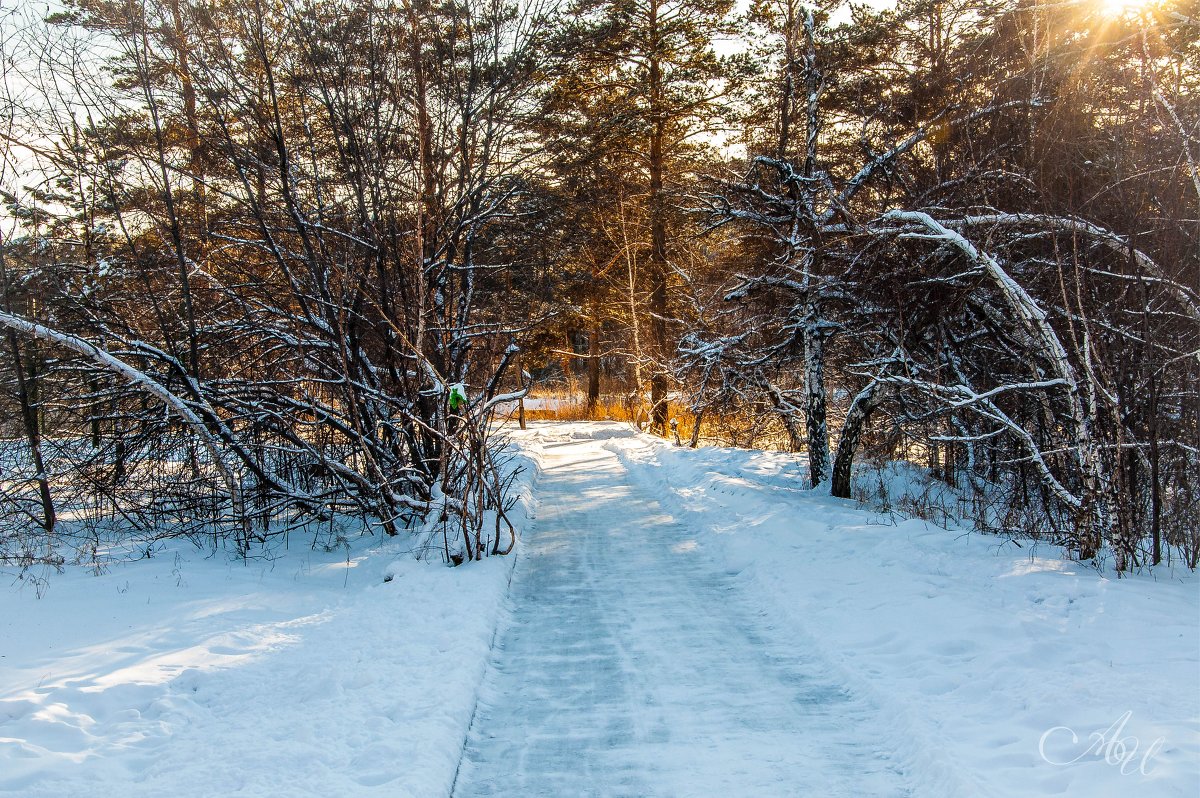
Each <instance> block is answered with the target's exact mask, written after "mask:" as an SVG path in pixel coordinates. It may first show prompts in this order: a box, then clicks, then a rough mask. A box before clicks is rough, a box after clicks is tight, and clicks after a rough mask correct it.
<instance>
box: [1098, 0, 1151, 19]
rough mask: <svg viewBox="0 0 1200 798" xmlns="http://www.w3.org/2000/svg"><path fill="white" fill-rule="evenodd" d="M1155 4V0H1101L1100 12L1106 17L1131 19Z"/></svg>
mask: <svg viewBox="0 0 1200 798" xmlns="http://www.w3.org/2000/svg"><path fill="white" fill-rule="evenodd" d="M1153 4H1154V0H1100V10H1101V11H1102V12H1103V13H1104V16H1106V17H1129V16H1135V15H1137V14H1139V13H1140V12H1141V11H1142V10H1143V9H1145V8H1147V7H1148V6H1151V5H1153Z"/></svg>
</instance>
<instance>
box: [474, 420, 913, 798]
mask: <svg viewBox="0 0 1200 798" xmlns="http://www.w3.org/2000/svg"><path fill="white" fill-rule="evenodd" d="M603 432H604V431H603V430H600V431H599V434H597V435H596V437H594V438H593V437H588V436H586V435H581V436H579V437H576V438H573V439H567V440H563V441H559V442H545V443H543V444H542V447H543V448H542V451H543V461H542V466H543V469H544V473H543V475H542V477H541V481H540V483H539V489H538V494H539V496H540V509H539V514H538V518H537V521H536V525H535V530H536V531H535V532H533V533H532V534H531V535H530V536H529V537H528V538H527V540H526V546H527V547H528V548H527V551H526V553H525V556H524V558H523V560H522V561H521V562H520V563H519V564H518V565H517V570H516V574H515V576H514V581H513V585H512V592H511V595H510V610H509V613H508V622H507V625H506V626H505V627H503V628H502V629H501V630H500V633H499V637H498V642H497V645H496V647H495V649H494V652H493V659H492V663H491V666H490V667H489V670H488V672H487V675H486V676H485V679H484V684H483V687H482V690H481V694H480V702H479V706H478V710H477V713H476V716H475V718H474V721H473V723H472V727H471V732H470V735H469V738H468V741H467V746H466V750H465V753H464V757H463V762H462V764H461V766H460V770H459V774H458V778H457V782H456V785H455V790H454V795H455V796H459V797H460V798H469V797H473V796H523V798H533V796H555V797H556V798H558V797H560V796H585V795H629V796H651V795H655V796H657V795H680V796H702V795H821V796H828V797H829V798H835V797H836V796H855V797H856V798H857V797H859V796H874V798H889V796H897V795H906V794H908V790H907V788H906V784H905V778H904V776H903V774H901V773H899V772H897V770H896V768H895V766H894V765H893V763H892V762H891V761H890V759H889V749H890V747H891V746H890V745H889V742H888V733H887V730H886V728H885V727H884V726H883V724H882V723H881V722H880V720H879V719H878V718H877V717H876V713H875V711H874V708H873V707H872V706H871V705H870V704H869V703H868V702H867V701H865V700H864V699H863V698H862V697H860V696H856V695H855V694H853V692H851V691H850V690H849V689H848V688H847V686H846V685H845V684H843V683H842V681H840V680H839V679H838V677H837V675H836V673H837V672H836V668H834V667H832V666H831V664H830V663H829V662H827V661H824V660H823V659H822V658H821V656H820V655H819V654H817V653H816V651H815V647H814V646H810V645H806V644H805V641H804V640H803V639H802V638H801V639H798V637H797V632H796V629H795V628H790V629H789V630H788V632H787V634H784V635H781V634H779V630H778V629H777V628H776V627H775V626H774V625H773V621H772V618H771V617H769V616H768V615H766V614H765V613H764V612H763V609H762V608H761V607H757V606H754V605H753V604H752V602H751V601H750V600H749V598H748V597H747V596H745V595H743V594H742V591H741V589H740V587H739V586H738V585H737V584H736V582H735V580H734V579H732V574H729V573H727V572H725V571H724V570H722V569H721V568H720V567H719V566H718V565H717V564H716V561H715V560H713V559H712V558H711V557H710V556H708V553H707V552H706V548H705V545H704V542H703V541H702V540H701V539H700V536H698V535H697V534H696V533H695V532H694V531H693V530H691V529H689V528H688V526H686V525H684V524H682V523H680V522H679V521H677V520H676V519H675V518H673V517H672V516H671V515H670V514H669V513H667V512H665V511H664V509H663V507H662V506H661V505H660V504H659V503H658V502H657V501H656V499H655V497H654V496H653V495H651V493H650V491H649V490H647V489H646V488H645V487H641V486H639V485H637V484H636V483H634V482H633V481H632V480H631V479H630V474H629V472H628V471H627V470H626V468H625V467H624V466H623V465H622V464H621V462H620V461H619V460H618V458H617V456H616V455H615V454H614V453H613V452H611V451H609V450H607V449H606V448H604V443H605V440H604V438H605V435H604V434H603Z"/></svg>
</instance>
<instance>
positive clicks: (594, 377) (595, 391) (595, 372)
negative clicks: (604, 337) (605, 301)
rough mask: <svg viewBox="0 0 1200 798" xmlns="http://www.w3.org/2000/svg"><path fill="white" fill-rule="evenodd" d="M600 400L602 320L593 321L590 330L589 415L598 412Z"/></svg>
mask: <svg viewBox="0 0 1200 798" xmlns="http://www.w3.org/2000/svg"><path fill="white" fill-rule="evenodd" d="M599 402H600V322H599V321H598V320H595V319H594V320H593V321H592V329H591V330H590V331H589V332H588V388H587V412H588V417H592V416H594V415H595V414H596V405H597V404H599Z"/></svg>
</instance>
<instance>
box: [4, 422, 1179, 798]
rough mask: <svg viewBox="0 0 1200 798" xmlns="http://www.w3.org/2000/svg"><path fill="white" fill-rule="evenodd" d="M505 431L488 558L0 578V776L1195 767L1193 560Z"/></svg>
mask: <svg viewBox="0 0 1200 798" xmlns="http://www.w3.org/2000/svg"><path fill="white" fill-rule="evenodd" d="M518 437H519V439H520V440H521V442H522V445H523V446H524V447H525V449H526V452H527V454H528V456H529V458H530V460H531V461H536V462H537V463H540V466H541V469H542V470H543V471H544V473H541V474H540V476H539V469H538V468H535V467H532V466H531V467H529V468H527V471H526V474H525V478H524V479H525V482H526V484H535V487H536V491H535V494H536V496H537V497H539V499H540V503H539V501H531V502H527V503H523V504H522V508H521V512H520V513H518V515H519V516H522V517H523V513H524V512H525V511H528V512H529V513H531V514H533V515H535V516H536V519H535V520H532V521H529V520H524V521H523V526H524V527H526V532H525V539H524V541H523V543H522V546H521V548H520V549H519V552H520V555H519V556H518V557H516V558H512V557H507V558H493V559H492V560H490V561H485V562H483V563H477V564H472V565H469V566H468V567H465V568H457V569H450V568H444V567H442V566H440V565H438V564H425V563H418V562H413V561H411V558H407V557H405V556H403V552H402V551H401V547H400V546H399V545H397V544H394V543H393V544H378V543H375V544H372V543H370V542H364V543H360V544H356V545H355V547H353V548H352V549H351V550H350V551H349V553H348V552H347V551H346V550H340V551H337V552H331V553H325V552H312V551H308V550H307V549H305V550H303V551H292V552H278V553H276V555H275V556H274V557H273V559H271V560H269V561H267V560H263V561H252V562H251V563H250V564H248V565H246V564H241V563H230V562H229V561H228V559H227V558H225V557H223V556H222V555H217V556H214V557H205V556H204V555H203V553H201V552H197V551H195V550H190V549H186V548H178V549H175V550H174V551H171V550H166V551H163V552H160V553H159V554H158V555H157V556H156V557H154V558H152V559H150V560H146V561H138V562H133V563H129V564H125V565H119V566H113V567H111V568H110V569H109V570H108V572H107V573H106V574H104V575H101V576H92V575H90V574H87V573H84V572H74V571H68V572H67V573H65V574H60V575H55V576H52V577H51V578H50V579H49V581H48V582H47V583H46V584H45V585H43V586H42V587H43V590H42V591H41V592H43V593H44V596H43V597H41V598H38V597H37V595H36V593H37V592H38V591H35V590H34V586H32V585H28V584H26V583H17V582H13V584H12V585H11V586H9V585H7V584H5V585H4V586H3V592H0V793H3V794H13V795H22V796H25V795H28V796H75V795H79V796H85V795H86V796H163V795H171V796H177V797H179V798H191V797H192V796H230V795H238V796H275V795H279V796H284V795H286V796H304V795H314V796H315V795H320V796H322V797H323V798H338V797H340V796H356V795H388V796H394V795H401V796H403V795H413V796H431V797H432V796H445V795H447V794H449V793H450V791H451V789H452V785H453V790H454V794H456V795H459V796H474V795H498V796H520V798H526V797H527V796H535V795H546V796H570V798H574V797H575V796H578V795H629V796H635V795H637V796H641V795H680V796H707V795H717V794H721V795H731V796H736V795H745V796H776V795H780V796H782V795H820V796H823V798H824V797H825V796H830V798H832V796H854V798H884V797H885V796H893V795H913V796H947V797H950V796H953V797H954V798H964V797H965V796H997V797H998V798H1008V796H1055V795H1062V796H1081V797H1082V796H1088V798H1091V796H1116V795H1136V796H1139V797H1141V796H1145V797H1146V798H1155V797H1156V796H1162V797H1163V798H1165V797H1167V796H1188V798H1194V796H1195V795H1196V794H1197V791H1198V790H1200V582H1198V581H1197V579H1196V578H1195V576H1194V575H1192V574H1190V573H1186V572H1184V573H1172V572H1170V571H1168V570H1167V569H1159V570H1157V571H1156V572H1155V573H1153V574H1146V575H1139V576H1135V577H1133V578H1129V579H1121V580H1117V579H1115V578H1113V576H1112V575H1111V574H1103V573H1099V572H1097V571H1095V570H1094V569H1092V568H1090V567H1088V566H1084V565H1079V564H1076V563H1072V562H1070V561H1069V560H1067V559H1065V558H1063V557H1062V555H1061V552H1059V551H1058V550H1057V549H1054V548H1052V547H1046V546H1043V547H1038V548H1036V549H1033V550H1030V549H1029V548H1017V547H1015V546H1013V545H1012V544H1007V543H1004V542H1002V541H1000V540H997V539H993V538H989V537H985V536H981V535H977V534H971V535H968V534H964V533H961V532H947V531H945V530H942V529H938V528H936V527H932V526H928V525H926V524H925V523H924V522H920V521H901V522H898V523H896V522H893V521H892V520H891V519H890V518H889V517H885V516H880V515H878V514H876V513H872V512H870V511H868V510H865V509H862V508H859V507H858V506H857V505H856V504H854V503H853V502H846V501H841V500H836V499H832V498H830V497H829V496H828V495H821V494H819V493H814V492H811V491H806V490H803V489H802V486H803V484H804V481H803V471H802V469H801V468H800V466H799V465H798V463H797V461H796V459H795V458H793V457H789V456H787V455H781V454H768V453H761V452H744V451H736V450H726V449H701V450H697V451H691V450H687V449H679V448H675V447H671V446H669V445H666V444H665V443H663V442H661V441H658V440H655V439H652V438H649V437H646V436H639V435H635V434H633V433H632V432H631V431H630V430H629V428H628V427H627V426H624V425H620V424H575V425H572V424H552V423H547V424H533V425H531V427H530V430H529V432H527V433H524V434H518ZM535 478H536V479H535ZM514 564H515V570H514V568H513V566H514ZM389 573H391V574H394V578H393V579H391V580H390V581H387V582H385V581H384V577H385V575H387V574H389ZM510 578H511V587H510V585H509V582H510ZM506 594H507V598H505V596H506ZM477 699H478V700H477Z"/></svg>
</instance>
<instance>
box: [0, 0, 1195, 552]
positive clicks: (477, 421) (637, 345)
mask: <svg viewBox="0 0 1200 798" xmlns="http://www.w3.org/2000/svg"><path fill="white" fill-rule="evenodd" d="M0 16H2V19H0V60H2V62H3V70H4V71H3V85H2V87H0V202H2V208H0V339H2V347H0V563H6V564H9V565H14V566H16V567H20V568H25V567H30V566H32V565H35V564H38V565H48V566H51V567H54V566H57V565H61V564H63V563H65V562H84V563H86V562H89V561H94V560H96V559H97V558H99V557H101V555H102V553H103V552H105V551H106V550H108V549H109V548H110V547H111V546H112V545H113V544H114V543H116V542H126V543H128V542H130V541H132V542H134V543H136V545H137V546H140V547H142V548H143V549H146V551H147V552H149V550H150V548H151V547H152V546H153V543H154V541H156V540H158V539H160V538H164V537H184V538H190V539H193V540H195V541H196V542H197V543H198V544H200V545H208V546H213V547H217V548H226V547H227V548H229V549H230V550H233V551H236V552H237V553H239V554H241V555H243V556H252V555H253V554H254V553H255V552H256V551H259V550H262V549H263V548H265V547H269V546H272V545H277V544H280V543H281V542H283V541H286V540H287V539H288V537H289V536H291V535H297V536H299V538H301V539H303V540H304V541H305V545H308V543H309V542H310V541H311V542H312V543H313V545H318V543H319V544H320V545H325V546H331V545H337V543H338V542H339V541H340V540H342V538H343V536H344V535H346V534H350V532H348V530H350V529H354V528H355V525H357V528H358V529H360V530H361V529H367V530H370V531H372V532H373V533H376V534H379V535H412V536H418V537H419V538H420V539H421V540H422V541H424V543H423V545H425V547H426V549H427V550H428V551H429V552H430V556H431V557H439V556H440V557H442V558H443V559H444V560H445V561H447V562H453V563H455V564H458V563H462V562H466V561H470V560H474V559H479V558H481V557H484V556H488V555H491V554H504V553H507V551H508V550H510V549H511V548H512V546H513V545H514V543H515V540H516V536H515V533H514V529H513V524H512V523H511V522H510V521H509V519H508V517H507V515H506V513H507V511H508V508H509V506H510V498H509V492H510V491H509V487H510V485H511V481H512V478H513V476H512V472H511V469H509V468H508V467H507V466H506V460H505V453H504V448H503V435H502V434H498V433H497V429H498V427H497V424H496V423H495V422H496V420H497V418H498V414H500V413H505V412H508V408H509V407H511V404H512V403H513V402H514V401H515V400H518V399H519V398H520V397H522V396H524V395H526V392H528V391H529V390H531V389H533V390H537V389H538V388H539V386H545V385H551V384H557V385H569V386H571V387H576V386H577V387H578V390H579V392H580V394H581V396H582V397H583V400H584V402H585V405H586V408H587V411H588V413H589V414H590V415H592V416H593V417H596V418H604V417H606V416H607V417H619V418H624V419H629V420H631V421H632V422H634V423H637V424H638V425H639V426H644V427H646V428H647V429H648V430H650V431H652V432H654V433H656V434H658V435H661V436H663V437H666V438H668V439H669V440H673V441H674V442H675V443H677V444H678V445H680V446H688V445H689V444H690V445H691V446H697V445H699V444H700V443H702V442H703V443H717V444H720V445H725V446H740V447H759V448H778V449H782V450H785V451H789V452H794V453H796V454H797V456H798V457H799V458H800V459H801V460H802V462H804V463H805V464H806V466H807V469H806V472H805V473H806V475H807V479H808V481H809V483H810V484H811V485H812V486H813V487H814V488H815V489H821V490H828V491H830V492H831V493H832V494H833V495H834V496H836V497H850V496H851V493H852V491H851V477H852V473H853V472H854V471H855V470H862V469H883V468H885V467H887V466H888V464H890V463H895V462H908V463H912V464H913V465H914V466H917V467H920V468H921V469H924V470H925V471H926V472H927V473H928V474H929V475H930V478H932V479H935V480H937V481H939V482H940V483H942V484H944V485H946V486H947V487H948V488H949V489H952V490H953V491H955V492H956V495H958V496H959V497H961V501H960V502H959V505H958V509H959V511H960V512H961V514H962V516H963V520H964V522H966V523H968V524H969V525H970V526H973V527H974V528H977V529H979V530H982V531H986V532H989V533H995V534H997V535H1003V536H1007V537H1008V538H1011V539H1014V540H1022V539H1026V538H1033V539H1038V540H1046V541H1050V542H1053V543H1057V544H1062V545H1065V546H1067V547H1068V548H1069V550H1070V551H1071V553H1072V555H1073V556H1075V557H1078V558H1079V559H1080V560H1095V559H1098V558H1104V559H1106V560H1107V561H1109V562H1110V563H1111V564H1112V566H1113V567H1114V568H1115V570H1117V571H1118V572H1120V571H1128V570H1138V569H1142V568H1145V567H1149V566H1153V565H1157V564H1158V563H1160V562H1163V561H1167V562H1175V563H1180V564H1183V565H1185V566H1187V567H1189V568H1193V569H1194V568H1195V567H1196V566H1197V563H1198V561H1200V2H1197V0H899V1H898V2H896V3H894V4H890V3H889V4H882V5H859V4H855V3H845V2H840V0H820V1H818V2H813V3H802V2H799V0H753V2H751V3H748V4H747V3H744V2H743V3H735V2H733V0H562V1H561V2H554V0H521V1H520V2H512V1H511V0H401V1H391V0H354V2H350V0H320V1H319V2H318V1H317V0H240V1H239V2H230V1H229V0H64V2H62V3H61V4H54V5H51V6H45V5H42V4H39V3H27V2H20V0H18V1H17V2H15V3H14V2H13V0H0ZM918 509H919V508H918ZM147 556H148V555H147Z"/></svg>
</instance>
